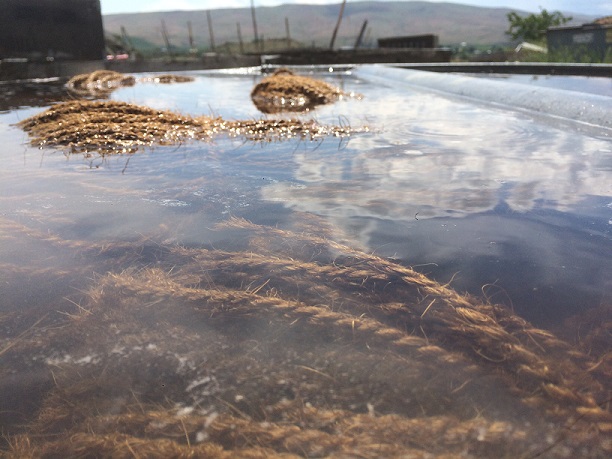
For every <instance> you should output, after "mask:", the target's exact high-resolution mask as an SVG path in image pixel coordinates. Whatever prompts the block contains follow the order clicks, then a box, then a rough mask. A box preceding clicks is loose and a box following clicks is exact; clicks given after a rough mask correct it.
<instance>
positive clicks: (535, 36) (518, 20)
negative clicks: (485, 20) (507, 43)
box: [506, 9, 573, 42]
mask: <svg viewBox="0 0 612 459" xmlns="http://www.w3.org/2000/svg"><path fill="white" fill-rule="evenodd" d="M506 17H507V18H508V22H510V27H509V28H508V30H507V31H506V34H508V35H510V37H511V38H512V39H513V40H525V41H533V42H541V41H543V40H544V39H545V38H546V29H548V28H549V27H555V26H560V25H563V24H565V23H567V22H569V21H571V20H572V19H573V18H572V17H571V16H570V17H566V16H563V14H561V13H560V12H559V11H553V12H552V13H549V12H548V11H546V10H545V9H541V11H540V14H530V15H529V16H525V17H521V16H519V15H518V14H517V13H515V12H514V11H512V12H510V13H508V14H507V15H506Z"/></svg>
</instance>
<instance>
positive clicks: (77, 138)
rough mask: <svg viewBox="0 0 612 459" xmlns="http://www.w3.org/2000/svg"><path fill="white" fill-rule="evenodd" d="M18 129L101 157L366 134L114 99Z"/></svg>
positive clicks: (63, 107)
mask: <svg viewBox="0 0 612 459" xmlns="http://www.w3.org/2000/svg"><path fill="white" fill-rule="evenodd" d="M19 126H20V127H21V128H22V129H23V130H25V131H26V132H28V133H29V134H30V136H31V137H32V143H33V144H34V145H39V146H48V147H68V148H69V151H70V152H71V153H78V152H94V151H95V152H98V153H100V154H110V153H133V152H135V151H137V150H138V149H139V148H141V147H143V146H152V145H174V144H179V143H181V142H184V141H187V140H210V139H212V138H213V137H214V136H219V135H227V136H231V137H244V138H246V139H247V140H249V141H273V140H284V139H291V138H299V139H308V140H314V139H319V138H323V137H328V136H334V137H348V136H350V135H351V134H352V133H355V132H363V131H367V128H361V129H358V128H355V129H353V128H351V127H350V126H325V125H321V124H318V123H316V122H315V121H312V120H311V121H301V120H296V119H282V120H268V119H261V120H246V121H226V120H224V119H222V118H220V117H217V118H212V117H207V116H200V117H191V116H188V115H180V114H177V113H174V112H171V111H166V110H156V109H153V108H149V107H143V106H139V105H134V104H129V103H126V102H117V101H70V102H62V103H59V104H57V105H54V106H52V107H51V108H49V109H47V110H46V111H44V112H42V113H40V114H38V115H35V116H33V117H31V118H28V119H25V120H23V121H21V122H20V123H19Z"/></svg>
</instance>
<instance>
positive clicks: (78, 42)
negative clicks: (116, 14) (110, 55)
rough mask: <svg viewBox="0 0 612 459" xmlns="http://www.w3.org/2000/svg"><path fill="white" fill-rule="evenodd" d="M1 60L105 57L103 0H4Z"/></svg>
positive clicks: (1, 4) (1, 7)
mask: <svg viewBox="0 0 612 459" xmlns="http://www.w3.org/2000/svg"><path fill="white" fill-rule="evenodd" d="M0 11H2V14H0V59H4V58H24V59H27V60H29V61H44V60H80V61H90V60H102V59H103V58H104V31H103V28H102V13H101V10H100V0H0Z"/></svg>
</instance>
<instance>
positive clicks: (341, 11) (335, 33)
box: [329, 0, 346, 50]
mask: <svg viewBox="0 0 612 459" xmlns="http://www.w3.org/2000/svg"><path fill="white" fill-rule="evenodd" d="M345 5H346V0H342V5H341V6H340V14H338V21H337V22H336V27H334V33H333V35H332V39H331V42H330V44H329V49H331V50H333V49H334V43H335V42H336V35H337V34H338V29H339V28H340V23H341V22H342V15H343V14H344V6H345Z"/></svg>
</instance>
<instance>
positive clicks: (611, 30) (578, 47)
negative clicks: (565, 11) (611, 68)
mask: <svg viewBox="0 0 612 459" xmlns="http://www.w3.org/2000/svg"><path fill="white" fill-rule="evenodd" d="M610 19H611V18H609V17H608V18H602V19H600V20H597V21H595V22H593V23H591V24H583V25H581V26H573V27H550V28H549V29H548V30H547V31H546V41H547V45H548V52H549V54H551V55H552V56H555V55H558V56H560V57H561V58H565V59H567V58H569V59H572V60H574V61H576V62H606V61H610V60H612V20H610Z"/></svg>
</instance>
